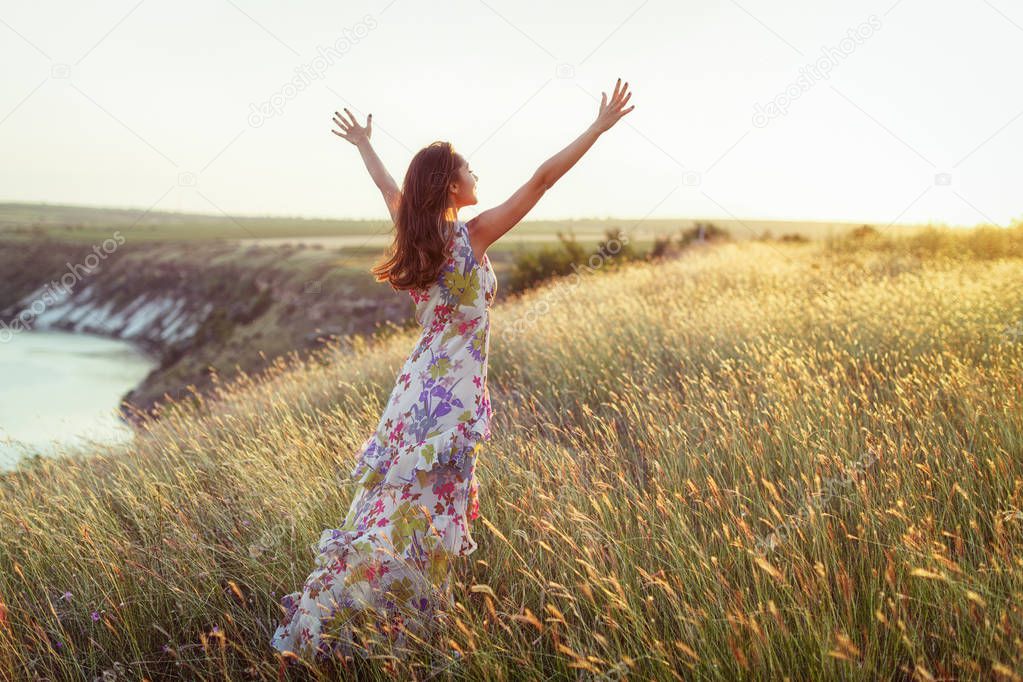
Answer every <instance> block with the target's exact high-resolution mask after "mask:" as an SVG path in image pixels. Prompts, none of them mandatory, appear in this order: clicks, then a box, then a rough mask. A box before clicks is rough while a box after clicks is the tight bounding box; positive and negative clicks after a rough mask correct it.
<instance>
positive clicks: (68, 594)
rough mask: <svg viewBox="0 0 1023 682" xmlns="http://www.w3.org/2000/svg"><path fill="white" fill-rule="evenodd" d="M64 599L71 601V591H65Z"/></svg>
mask: <svg viewBox="0 0 1023 682" xmlns="http://www.w3.org/2000/svg"><path fill="white" fill-rule="evenodd" d="M64 601H71V593H70V592H65V593H64Z"/></svg>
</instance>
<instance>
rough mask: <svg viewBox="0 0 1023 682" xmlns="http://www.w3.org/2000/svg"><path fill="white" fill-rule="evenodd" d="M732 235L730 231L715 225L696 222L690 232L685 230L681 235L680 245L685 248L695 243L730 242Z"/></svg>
mask: <svg viewBox="0 0 1023 682" xmlns="http://www.w3.org/2000/svg"><path fill="white" fill-rule="evenodd" d="M731 239H732V235H731V234H729V232H728V230H726V229H724V228H721V227H718V226H717V225H715V224H714V223H704V222H699V221H698V222H695V223H693V226H692V227H690V228H689V229H688V230H683V231H682V233H681V235H680V239H679V242H680V245H681V246H683V247H685V246H689V245H690V244H694V243H704V242H721V241H730V240H731Z"/></svg>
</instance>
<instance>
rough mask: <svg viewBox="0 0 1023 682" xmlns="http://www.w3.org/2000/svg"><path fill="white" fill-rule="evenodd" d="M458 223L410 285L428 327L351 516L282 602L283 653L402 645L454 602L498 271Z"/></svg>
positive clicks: (367, 453)
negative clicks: (420, 285) (435, 259)
mask: <svg viewBox="0 0 1023 682" xmlns="http://www.w3.org/2000/svg"><path fill="white" fill-rule="evenodd" d="M454 228H455V229H454V234H453V236H452V238H451V241H450V242H449V247H450V256H449V258H448V260H447V261H446V262H445V264H444V267H443V269H442V270H441V273H440V275H439V276H438V278H437V281H436V282H435V283H434V284H433V285H432V286H430V287H429V288H426V289H414V290H411V291H409V294H410V296H411V298H412V301H413V302H414V304H415V317H416V321H417V322H418V323H419V324H420V326H421V327H422V333H421V334H420V337H419V340H418V342H417V343H416V345H415V347H414V348H413V350H412V352H411V354H410V355H409V357H408V358H407V360H406V361H405V364H404V366H403V367H402V369H401V372H400V373H399V375H398V378H397V381H396V383H395V386H394V389H393V390H392V392H391V395H390V397H389V398H388V402H387V406H386V408H385V409H384V413H383V414H382V415H381V417H380V421H379V423H378V425H377V428H376V429H375V431H374V432H373V434H372V435H370V436H369V438H367V439H366V441H365V442H364V443H363V444H362V446H361V448H360V449H359V451H358V453H357V456H356V463H355V466H354V467H353V468H352V471H351V474H350V476H351V479H352V480H353V481H354V482H356V493H355V496H354V498H353V500H352V502H351V505H350V507H349V510H348V514H347V516H346V518H345V521H344V523H343V524H342V526H341V527H340V528H337V529H333V528H329V529H326V530H324V531H323V532H322V533H321V535H320V539H319V541H318V543H317V544H316V550H317V554H316V558H315V564H316V568H315V569H314V570H313V572H312V573H311V574H310V575H309V576H308V578H307V579H306V580H305V583H304V584H303V586H302V589H301V590H300V591H297V592H292V593H291V594H287V595H285V596H284V597H282V598H281V600H280V606H281V609H282V612H283V617H282V619H281V622H280V624H279V625H278V627H277V629H276V631H275V632H274V634H273V636H272V638H271V642H270V643H271V646H272V647H273V648H275V649H277V650H278V651H281V652H285V651H290V652H292V653H293V654H294V655H295V656H299V657H305V658H307V659H309V658H311V659H312V660H313V661H322V660H325V659H327V658H329V657H331V656H334V655H337V654H339V653H340V654H341V655H346V656H350V655H352V654H353V653H358V654H360V655H362V656H368V655H369V654H370V653H371V651H372V649H373V648H374V647H375V646H377V645H383V646H387V648H388V650H393V651H392V652H393V653H400V652H401V651H403V650H404V649H405V647H406V646H407V644H408V643H409V642H410V638H409V637H408V633H413V634H414V635H415V636H416V637H420V638H427V637H428V636H429V635H430V634H431V633H432V632H434V631H435V629H436V627H437V626H438V624H439V622H440V621H441V619H442V617H443V614H444V612H445V610H446V609H447V608H450V607H451V606H452V605H453V604H452V601H451V596H450V574H449V567H450V560H451V558H452V557H459V556H467V555H469V554H471V553H472V552H474V551H475V550H476V543H475V541H474V540H473V539H472V535H471V522H472V521H473V520H475V519H476V518H478V517H479V499H478V484H477V482H476V476H475V472H476V462H477V458H478V456H479V452H480V449H481V447H482V443H483V441H486V440H489V439H490V437H491V433H490V420H491V416H492V414H493V409H492V408H491V405H490V392H489V389H488V385H487V357H488V353H489V347H490V307H491V305H492V303H493V301H494V298H495V295H496V291H497V277H496V275H495V274H494V270H493V266H492V265H491V263H490V259H489V257H487V256H486V255H484V257H483V260H482V262H480V263H477V262H476V258H475V257H474V255H473V252H472V246H471V244H470V242H469V233H468V227H467V226H466V224H465V223H464V222H462V221H456V222H455V223H454Z"/></svg>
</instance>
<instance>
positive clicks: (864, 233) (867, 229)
mask: <svg viewBox="0 0 1023 682" xmlns="http://www.w3.org/2000/svg"><path fill="white" fill-rule="evenodd" d="M880 234H881V233H880V232H878V231H877V230H876V229H875V228H873V227H871V226H870V225H860V226H859V227H857V228H856V229H855V230H853V231H852V232H850V233H849V236H850V237H852V238H853V239H868V238H871V237H877V236H879V235H880Z"/></svg>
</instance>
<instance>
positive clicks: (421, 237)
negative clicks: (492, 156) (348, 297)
mask: <svg viewBox="0 0 1023 682" xmlns="http://www.w3.org/2000/svg"><path fill="white" fill-rule="evenodd" d="M462 162H463V159H462V156H461V155H460V154H458V153H456V152H455V148H454V146H452V144H451V143H450V142H443V141H437V142H433V143H431V144H430V145H428V146H426V147H424V148H423V149H421V150H419V152H418V153H417V154H416V155H415V156H414V157H413V158H412V162H411V163H410V164H409V167H408V171H407V172H406V173H405V181H404V183H403V187H402V192H401V195H402V196H401V203H400V204H399V206H398V218H397V221H396V222H395V228H396V231H395V235H394V241H393V242H392V243H391V246H390V247H389V248H388V250H387V252H386V253H385V254H384V258H383V259H382V260H381V261H380V262H378V263H377V264H376V265H374V266H373V268H372V269H371V270H370V272H372V273H373V275H374V277H375V278H376V281H378V282H389V283H390V285H391V288H392V289H394V290H395V291H403V290H408V289H426V288H429V287H430V286H432V285H433V283H434V282H436V281H437V278H438V277H439V276H440V271H441V268H442V267H443V266H444V263H445V262H446V261H447V259H448V257H449V256H450V253H449V252H448V248H447V247H448V244H449V242H450V241H451V237H452V236H453V235H454V228H455V225H454V223H452V222H450V221H447V220H446V219H445V214H446V212H447V209H448V187H449V185H450V183H451V182H453V181H454V180H455V179H456V175H457V172H458V168H459V167H460V166H461V164H462Z"/></svg>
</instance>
